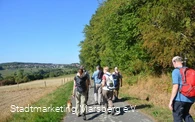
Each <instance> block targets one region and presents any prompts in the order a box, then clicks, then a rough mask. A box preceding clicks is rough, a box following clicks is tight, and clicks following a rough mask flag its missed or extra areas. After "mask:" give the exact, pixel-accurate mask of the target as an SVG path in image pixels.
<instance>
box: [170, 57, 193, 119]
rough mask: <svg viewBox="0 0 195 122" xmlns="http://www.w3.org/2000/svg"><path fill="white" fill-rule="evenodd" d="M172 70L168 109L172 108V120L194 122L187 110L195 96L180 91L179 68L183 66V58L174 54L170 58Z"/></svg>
mask: <svg viewBox="0 0 195 122" xmlns="http://www.w3.org/2000/svg"><path fill="white" fill-rule="evenodd" d="M172 63H173V66H174V68H175V69H174V70H173V72H172V83H173V86H172V93H171V98H170V102H169V109H170V110H172V113H173V119H174V122H183V120H184V121H185V122H194V121H193V118H192V116H191V115H190V114H189V110H190V108H191V106H192V104H193V103H194V101H195V97H186V96H184V95H183V94H182V93H181V92H180V89H181V87H182V75H181V73H180V69H181V68H182V67H183V64H182V63H183V59H182V58H181V57H180V56H175V57H174V58H173V59H172Z"/></svg>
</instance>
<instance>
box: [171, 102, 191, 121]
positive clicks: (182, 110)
mask: <svg viewBox="0 0 195 122" xmlns="http://www.w3.org/2000/svg"><path fill="white" fill-rule="evenodd" d="M192 104H193V103H188V102H181V101H174V102H173V119H174V122H183V120H184V121H185V122H194V120H193V118H192V116H191V115H190V114H189V110H190V108H191V106H192Z"/></svg>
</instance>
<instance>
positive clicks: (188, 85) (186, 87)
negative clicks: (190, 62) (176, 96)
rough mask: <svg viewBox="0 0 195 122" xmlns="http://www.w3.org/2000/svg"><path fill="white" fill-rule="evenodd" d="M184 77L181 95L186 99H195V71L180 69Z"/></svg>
mask: <svg viewBox="0 0 195 122" xmlns="http://www.w3.org/2000/svg"><path fill="white" fill-rule="evenodd" d="M180 73H181V77H182V86H181V88H180V92H181V94H183V95H184V96H186V97H195V70H194V69H190V68H186V67H183V68H180Z"/></svg>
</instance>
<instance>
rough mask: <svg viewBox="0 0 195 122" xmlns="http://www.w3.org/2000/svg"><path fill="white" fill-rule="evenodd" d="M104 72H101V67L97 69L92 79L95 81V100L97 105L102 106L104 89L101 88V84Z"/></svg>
mask: <svg viewBox="0 0 195 122" xmlns="http://www.w3.org/2000/svg"><path fill="white" fill-rule="evenodd" d="M103 74H104V73H103V71H102V70H101V67H100V66H97V67H96V71H94V73H93V75H92V79H94V99H95V103H94V104H95V105H97V104H99V105H101V100H102V88H101V82H102V76H103Z"/></svg>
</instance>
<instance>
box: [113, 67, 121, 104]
mask: <svg viewBox="0 0 195 122" xmlns="http://www.w3.org/2000/svg"><path fill="white" fill-rule="evenodd" d="M112 74H113V75H114V77H115V78H114V79H115V87H116V89H115V90H114V96H113V100H114V101H117V100H118V95H119V88H120V87H122V75H121V73H120V72H119V71H118V67H115V68H114V72H113V73H112Z"/></svg>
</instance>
